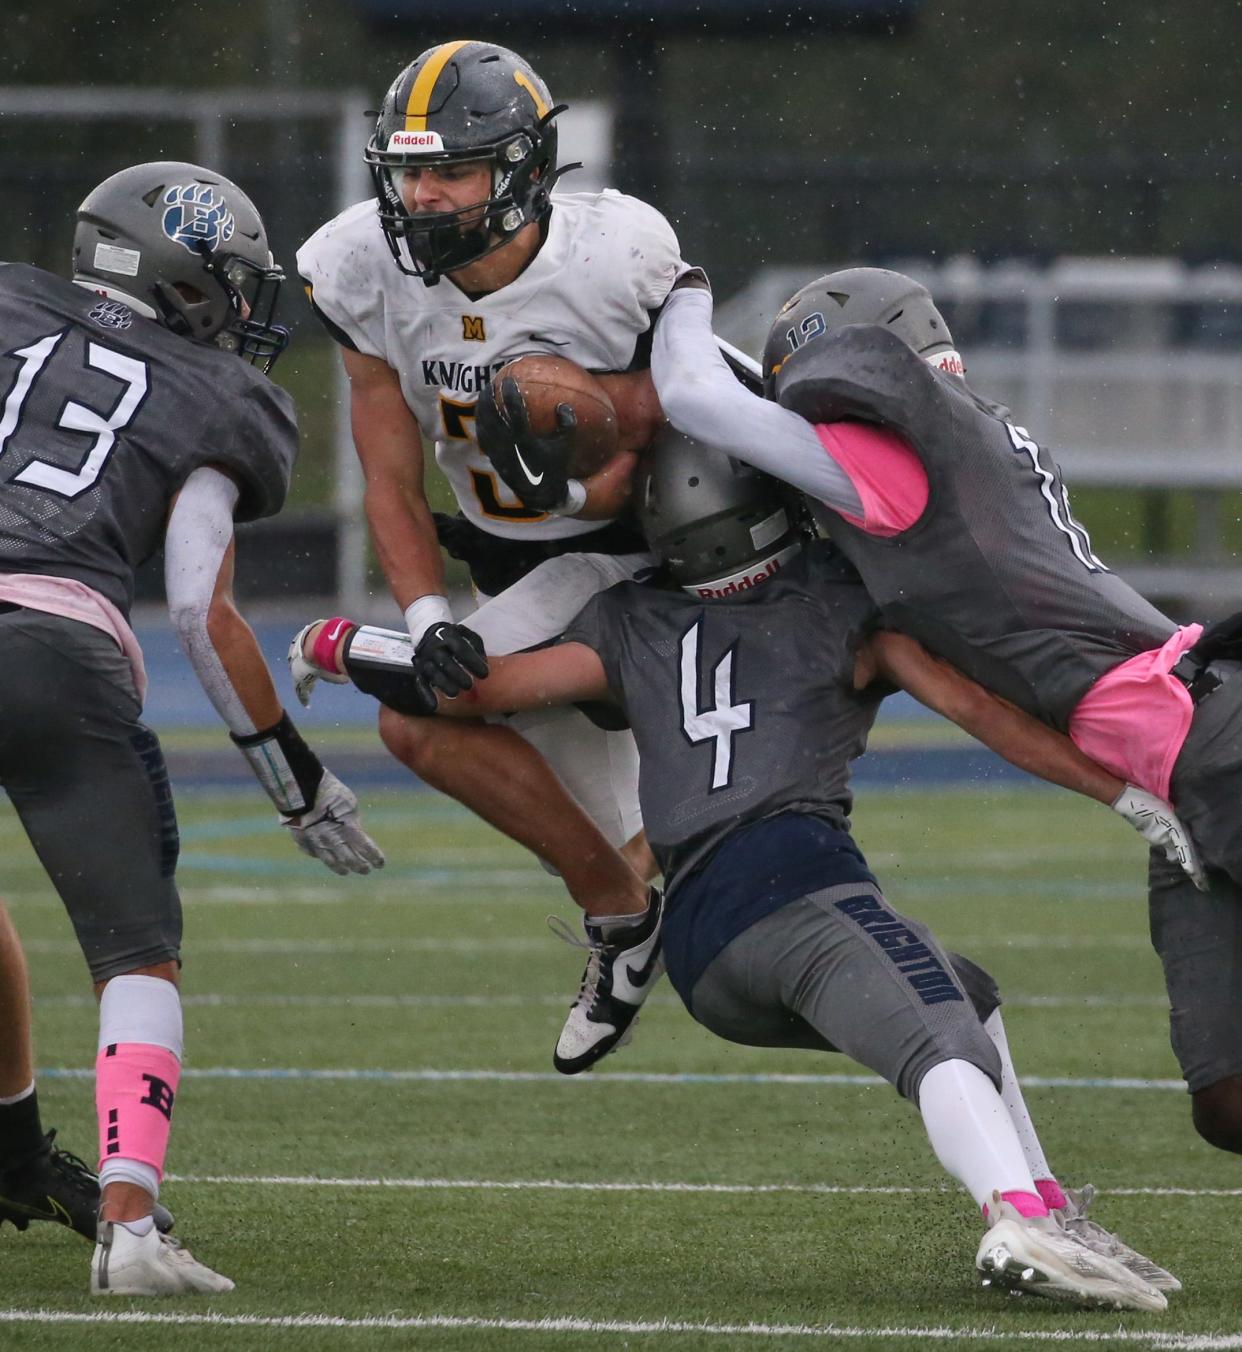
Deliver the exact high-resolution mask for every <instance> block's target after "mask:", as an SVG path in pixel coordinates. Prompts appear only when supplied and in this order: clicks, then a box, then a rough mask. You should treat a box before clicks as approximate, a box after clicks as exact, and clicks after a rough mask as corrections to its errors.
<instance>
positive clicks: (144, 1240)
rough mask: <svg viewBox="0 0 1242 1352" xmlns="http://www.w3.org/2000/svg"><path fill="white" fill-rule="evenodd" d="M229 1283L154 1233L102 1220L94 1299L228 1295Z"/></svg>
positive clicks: (93, 1273) (94, 1259) (93, 1269)
mask: <svg viewBox="0 0 1242 1352" xmlns="http://www.w3.org/2000/svg"><path fill="white" fill-rule="evenodd" d="M232 1289H233V1283H232V1282H231V1281H230V1280H229V1279H228V1278H227V1277H222V1276H221V1275H220V1273H218V1272H213V1271H212V1270H211V1269H210V1268H209V1267H206V1266H204V1264H202V1263H200V1262H199V1261H198V1259H197V1258H195V1257H194V1255H193V1254H192V1253H191V1252H190V1251H189V1249H183V1248H182V1247H181V1245H180V1244H179V1243H178V1242H177V1241H176V1240H175V1239H173V1238H172V1236H171V1235H162V1234H160V1232H159V1231H158V1230H154V1229H152V1230H148V1231H147V1233H146V1234H145V1235H136V1234H135V1233H134V1232H133V1231H132V1230H131V1229H129V1227H128V1226H126V1225H125V1224H123V1223H122V1222H121V1221H101V1222H100V1223H99V1236H98V1240H97V1242H96V1244H95V1253H94V1256H93V1257H92V1258H91V1295H92V1296H182V1295H202V1294H212V1293H220V1292H224V1291H231V1290H232Z"/></svg>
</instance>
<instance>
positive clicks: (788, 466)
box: [651, 288, 863, 517]
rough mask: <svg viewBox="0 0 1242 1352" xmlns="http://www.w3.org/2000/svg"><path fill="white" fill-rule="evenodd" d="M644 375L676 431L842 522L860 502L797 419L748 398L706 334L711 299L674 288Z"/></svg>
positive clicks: (763, 401)
mask: <svg viewBox="0 0 1242 1352" xmlns="http://www.w3.org/2000/svg"><path fill="white" fill-rule="evenodd" d="M651 376H652V379H653V380H654V381H655V387H656V392H657V394H658V395H659V396H660V403H661V404H662V405H663V407H664V412H665V414H666V415H667V417H668V420H669V422H670V423H672V424H673V426H674V427H675V428H677V430H678V431H679V432H683V433H685V435H686V436H689V437H694V438H695V440H697V441H701V442H703V443H704V444H705V445H708V446H714V447H715V448H716V449H717V450H720V451H724V452H725V453H726V454H727V455H731V456H734V457H736V458H737V459H738V460H742V461H745V463H746V464H748V465H753V466H754V467H755V468H756V469H760V470H764V471H765V472H766V473H768V474H771V475H773V476H774V477H775V478H777V479H781V480H783V481H784V482H785V483H788V484H792V485H793V487H794V488H797V489H800V490H801V491H802V492H803V493H807V494H809V495H810V496H811V497H813V498H815V499H816V500H818V501H819V502H822V503H824V504H825V505H827V506H828V507H831V508H833V510H834V511H838V512H843V513H844V514H845V515H846V516H851V517H861V516H862V515H863V504H862V499H861V498H860V497H859V496H858V491H857V489H855V487H854V485H853V484H852V483H851V481H850V478H849V476H848V475H847V474H846V473H845V471H844V470H843V469H842V468H841V467H840V466H839V465H838V464H837V463H836V461H835V460H833V459H832V457H831V456H830V454H829V453H828V451H827V450H826V449H825V447H824V446H823V445H822V443H821V442H820V440H819V437H818V436H816V434H815V429H814V428H813V427H812V426H811V424H810V423H809V422H807V420H806V419H805V418H803V417H800V416H799V415H798V414H797V413H793V412H791V411H790V410H789V409H787V408H782V407H781V406H780V405H779V404H775V403H772V402H771V401H770V400H768V399H762V398H760V397H759V396H758V395H757V394H752V393H751V392H750V390H748V389H747V388H746V387H745V386H744V385H743V384H742V383H741V381H739V380H738V379H737V377H736V376H735V375H734V374H733V372H732V371H731V370H730V369H729V366H728V363H727V362H726V361H725V359H724V357H723V356H722V355H721V352H720V347H719V344H718V342H717V340H716V337H715V335H714V334H713V333H712V298H711V295H710V294H709V293H708V292H706V291H703V290H700V289H697V288H689V289H677V290H675V291H674V292H673V293H672V295H670V296H669V298H668V301H667V302H666V303H665V306H664V309H663V310H662V311H661V314H660V318H659V319H658V320H657V321H656V327H655V339H654V341H653V343H652V348H651Z"/></svg>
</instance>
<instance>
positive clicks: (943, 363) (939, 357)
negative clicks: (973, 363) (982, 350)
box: [927, 348, 966, 376]
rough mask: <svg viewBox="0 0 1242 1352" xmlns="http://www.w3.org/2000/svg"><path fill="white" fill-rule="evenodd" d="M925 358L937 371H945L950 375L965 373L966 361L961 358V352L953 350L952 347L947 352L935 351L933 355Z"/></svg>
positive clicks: (962, 374)
mask: <svg viewBox="0 0 1242 1352" xmlns="http://www.w3.org/2000/svg"><path fill="white" fill-rule="evenodd" d="M927 360H928V363H929V364H930V365H932V366H934V367H935V368H936V370H937V371H947V372H948V373H949V375H951V376H964V375H965V374H966V363H965V362H964V361H963V360H962V358H961V354H960V353H958V352H954V351H953V349H952V348H950V349H949V350H948V351H947V352H937V353H936V354H935V356H932V357H928V359H927Z"/></svg>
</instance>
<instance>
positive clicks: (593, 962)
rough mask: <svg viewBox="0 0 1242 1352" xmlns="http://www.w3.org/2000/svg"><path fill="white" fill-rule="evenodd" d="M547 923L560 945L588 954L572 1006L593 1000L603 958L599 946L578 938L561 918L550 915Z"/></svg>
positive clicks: (570, 926)
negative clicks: (580, 949)
mask: <svg viewBox="0 0 1242 1352" xmlns="http://www.w3.org/2000/svg"><path fill="white" fill-rule="evenodd" d="M547 921H548V928H549V929H550V930H551V931H552V933H553V934H555V935H556V937H557V938H558V939H559V940H560V941H561V942H562V943H565V944H568V945H569V946H570V947H571V948H582V949H585V950H586V951H587V952H588V953H589V954H590V957H588V958H587V965H586V970H585V971H584V972H583V974H582V984H581V985H580V986H579V987H578V994H577V996H576V997H575V999H574V1004H575V1005H577V1004H581V1003H583V1001H584V1000H586V1001H590V1000H594V999H595V992H596V988H597V987H598V985H599V966H600V959H601V958H602V957H603V952H602V948H601V945H599V944H595V943H592V942H591V941H590V939H582V938H580V937H579V936H578V934H577V932H576V931H575V929H574V927H573V926H572V925H570V923H569V922H568V921H567V920H565V919H564V918H563V917H562V916H559V915H550V916H548V917H547Z"/></svg>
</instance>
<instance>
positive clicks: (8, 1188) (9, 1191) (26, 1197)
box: [0, 1131, 175, 1244]
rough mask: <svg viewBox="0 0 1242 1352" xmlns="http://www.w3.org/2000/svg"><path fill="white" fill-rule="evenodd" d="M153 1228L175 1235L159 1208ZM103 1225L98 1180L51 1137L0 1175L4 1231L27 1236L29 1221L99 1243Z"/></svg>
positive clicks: (167, 1215)
mask: <svg viewBox="0 0 1242 1352" xmlns="http://www.w3.org/2000/svg"><path fill="white" fill-rule="evenodd" d="M154 1216H155V1225H156V1228H157V1229H158V1230H160V1231H161V1232H167V1231H169V1230H171V1229H172V1227H173V1225H174V1223H175V1222H174V1220H173V1216H172V1213H171V1212H170V1211H169V1210H168V1208H167V1207H164V1206H161V1205H160V1204H159V1203H158V1202H156V1204H155V1210H154ZM98 1219H99V1178H98V1176H97V1175H96V1174H93V1173H92V1172H91V1170H90V1169H89V1168H88V1167H87V1165H86V1163H85V1162H84V1161H83V1160H80V1159H79V1158H78V1157H77V1156H76V1155H71V1154H70V1153H69V1151H67V1150H61V1149H60V1147H59V1146H57V1145H56V1133H55V1131H49V1132H48V1134H47V1135H46V1136H45V1137H44V1138H43V1144H42V1145H41V1147H40V1148H39V1149H38V1150H37V1151H35V1153H34V1154H33V1155H28V1156H27V1157H26V1158H25V1159H24V1160H21V1161H19V1162H18V1163H17V1164H12V1165H10V1166H9V1167H8V1168H7V1169H5V1170H4V1171H3V1172H0V1225H3V1224H4V1222H5V1221H12V1222H13V1224H14V1226H15V1227H16V1228H17V1229H18V1230H25V1229H26V1227H27V1226H28V1225H29V1224H30V1222H31V1221H51V1222H52V1223H53V1224H54V1225H66V1226H68V1227H69V1229H71V1230H74V1231H76V1232H77V1233H78V1234H79V1235H81V1236H82V1238H83V1239H89V1240H90V1242H91V1243H92V1244H94V1243H95V1231H96V1226H97V1222H98Z"/></svg>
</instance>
